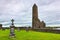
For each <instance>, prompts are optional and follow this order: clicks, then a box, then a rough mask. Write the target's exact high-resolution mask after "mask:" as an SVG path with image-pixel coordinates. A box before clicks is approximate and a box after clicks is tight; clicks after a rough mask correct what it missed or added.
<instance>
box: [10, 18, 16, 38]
mask: <svg viewBox="0 0 60 40" xmlns="http://www.w3.org/2000/svg"><path fill="white" fill-rule="evenodd" d="M11 22H12V24H11V26H10V37H15V32H14V28H15V26H14V23H13V22H14V20H13V19H12V20H11Z"/></svg>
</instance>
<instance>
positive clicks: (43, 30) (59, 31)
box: [33, 28, 60, 33]
mask: <svg viewBox="0 0 60 40" xmlns="http://www.w3.org/2000/svg"><path fill="white" fill-rule="evenodd" d="M33 31H39V32H52V33H60V30H54V29H44V28H43V29H33Z"/></svg>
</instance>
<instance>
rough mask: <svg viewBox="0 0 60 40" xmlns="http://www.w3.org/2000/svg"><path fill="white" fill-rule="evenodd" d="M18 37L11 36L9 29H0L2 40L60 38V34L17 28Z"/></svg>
mask: <svg viewBox="0 0 60 40" xmlns="http://www.w3.org/2000/svg"><path fill="white" fill-rule="evenodd" d="M15 34H16V38H10V37H9V30H5V31H2V30H0V40H60V34H54V33H44V32H35V31H29V32H26V31H25V30H21V31H17V30H15Z"/></svg>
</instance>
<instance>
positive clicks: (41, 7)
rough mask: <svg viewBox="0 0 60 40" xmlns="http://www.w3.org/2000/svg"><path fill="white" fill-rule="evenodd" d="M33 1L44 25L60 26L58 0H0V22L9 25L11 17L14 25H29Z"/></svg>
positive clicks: (59, 1)
mask: <svg viewBox="0 0 60 40" xmlns="http://www.w3.org/2000/svg"><path fill="white" fill-rule="evenodd" d="M34 3H35V4H36V5H37V6H38V14H39V19H40V21H42V20H43V21H44V22H45V23H46V26H52V25H55V26H56V25H58V26H60V0H0V23H1V24H3V26H10V24H11V21H10V20H11V19H12V18H13V19H14V20H15V22H14V23H15V25H16V26H31V25H32V6H33V5H34Z"/></svg>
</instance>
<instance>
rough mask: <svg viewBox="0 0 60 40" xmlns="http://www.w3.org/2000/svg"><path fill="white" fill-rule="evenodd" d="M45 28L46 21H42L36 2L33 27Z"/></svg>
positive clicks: (33, 8)
mask: <svg viewBox="0 0 60 40" xmlns="http://www.w3.org/2000/svg"><path fill="white" fill-rule="evenodd" d="M35 28H45V22H44V21H40V20H39V18H38V7H37V5H36V4H34V5H33V7H32V29H35Z"/></svg>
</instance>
